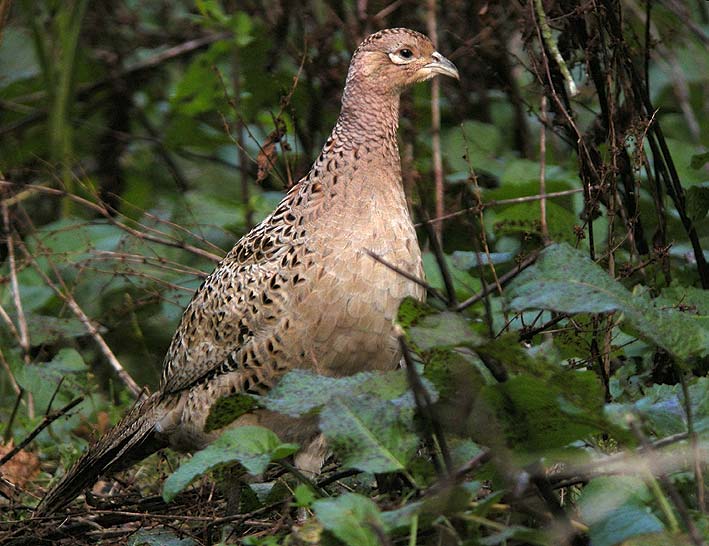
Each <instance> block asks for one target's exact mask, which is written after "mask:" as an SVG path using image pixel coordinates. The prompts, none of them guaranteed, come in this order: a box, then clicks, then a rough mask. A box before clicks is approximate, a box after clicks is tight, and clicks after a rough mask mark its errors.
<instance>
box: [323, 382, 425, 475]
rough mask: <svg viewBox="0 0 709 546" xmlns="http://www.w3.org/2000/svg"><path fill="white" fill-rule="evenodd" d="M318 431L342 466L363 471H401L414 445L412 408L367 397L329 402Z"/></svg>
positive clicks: (414, 449)
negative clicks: (321, 433)
mask: <svg viewBox="0 0 709 546" xmlns="http://www.w3.org/2000/svg"><path fill="white" fill-rule="evenodd" d="M320 430H322V432H323V433H324V434H325V437H326V438H327V440H328V444H329V445H330V446H332V448H333V449H334V450H335V451H336V452H337V454H338V455H339V456H340V458H341V459H342V464H343V466H345V467H347V468H357V469H359V470H362V471H364V472H393V471H397V470H404V469H405V468H406V465H407V463H408V461H409V459H410V458H411V457H412V456H413V454H414V452H415V451H416V446H417V445H418V437H417V436H416V434H414V432H413V407H412V405H411V404H410V403H408V404H405V405H404V404H401V402H400V401H389V400H382V399H380V398H376V397H374V396H370V395H359V396H352V397H337V398H333V399H332V400H330V402H328V404H327V405H326V406H325V407H324V408H323V410H322V412H321V414H320Z"/></svg>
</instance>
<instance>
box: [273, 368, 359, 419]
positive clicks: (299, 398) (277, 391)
mask: <svg viewBox="0 0 709 546" xmlns="http://www.w3.org/2000/svg"><path fill="white" fill-rule="evenodd" d="M371 376H372V374H371V373H368V372H364V373H359V374H356V375H352V376H349V377H327V376H324V375H318V374H316V373H314V372H310V371H306V370H292V371H290V372H288V373H287V374H286V375H285V376H283V378H282V379H281V380H280V381H279V382H278V385H276V387H275V388H273V389H271V391H270V392H269V393H268V395H266V396H265V397H264V398H261V399H260V402H262V403H263V405H264V406H265V407H266V408H268V409H270V410H272V411H277V412H278V413H283V414H285V415H290V416H291V417H300V416H301V415H305V414H307V413H310V412H311V411H313V410H315V409H317V408H320V407H321V406H323V405H325V404H326V403H327V402H328V401H329V400H330V399H331V398H333V397H336V396H341V395H346V394H348V393H350V392H352V390H353V389H354V388H355V387H357V386H358V385H361V384H362V383H363V382H364V381H366V380H368V379H369V378H370V377H371Z"/></svg>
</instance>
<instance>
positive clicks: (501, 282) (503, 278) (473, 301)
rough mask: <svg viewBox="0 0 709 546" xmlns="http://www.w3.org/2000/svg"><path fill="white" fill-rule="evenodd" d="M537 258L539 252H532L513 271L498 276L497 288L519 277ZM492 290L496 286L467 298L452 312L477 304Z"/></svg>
mask: <svg viewBox="0 0 709 546" xmlns="http://www.w3.org/2000/svg"><path fill="white" fill-rule="evenodd" d="M538 257H539V252H534V253H532V254H530V255H529V256H527V257H526V258H525V259H524V260H522V262H521V263H520V264H519V265H518V266H517V267H516V268H514V269H512V270H510V271H508V272H507V273H505V274H504V275H500V277H499V278H498V279H497V280H498V283H499V286H500V287H504V286H505V285H506V284H507V283H509V282H510V281H511V280H512V279H514V278H515V277H516V276H517V275H519V274H520V273H521V272H522V271H524V270H525V269H526V268H528V267H529V266H530V265H532V264H533V263H534V262H535V261H536V260H537V258H538ZM493 290H497V285H488V286H487V287H486V288H484V289H483V290H481V291H480V292H478V293H477V294H475V295H474V296H472V297H470V298H468V299H467V300H465V301H463V302H460V303H459V304H458V305H457V306H456V308H455V309H454V311H462V310H463V309H466V308H468V307H470V306H471V305H475V304H476V303H477V302H479V301H480V300H481V299H483V298H484V297H485V296H487V294H489V293H491V292H492V291H493Z"/></svg>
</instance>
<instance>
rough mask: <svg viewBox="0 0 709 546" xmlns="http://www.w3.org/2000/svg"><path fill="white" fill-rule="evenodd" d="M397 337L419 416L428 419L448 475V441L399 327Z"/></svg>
mask: <svg viewBox="0 0 709 546" xmlns="http://www.w3.org/2000/svg"><path fill="white" fill-rule="evenodd" d="M398 338H399V347H400V348H401V353H402V355H403V356H404V362H405V363H406V376H407V378H408V380H409V385H410V386H411V391H412V392H413V393H414V400H415V401H416V406H417V407H418V409H419V412H420V413H421V416H422V417H423V418H424V419H426V420H427V421H428V424H429V426H430V427H431V431H432V432H433V434H434V436H435V439H436V442H437V443H438V448H439V450H440V452H441V457H443V464H444V465H445V467H446V475H447V476H450V475H451V474H452V472H453V461H452V459H451V455H450V451H449V450H448V443H447V442H446V438H445V436H444V434H443V429H442V428H441V424H440V422H439V421H438V419H437V417H436V415H435V414H434V412H433V401H432V400H431V397H430V396H429V394H428V391H427V390H426V387H425V386H424V385H423V383H422V382H421V378H420V377H419V376H418V373H416V368H415V367H414V361H413V359H412V358H411V351H409V347H408V345H406V339H405V337H404V333H403V330H401V329H400V328H399V334H398ZM434 461H435V456H434Z"/></svg>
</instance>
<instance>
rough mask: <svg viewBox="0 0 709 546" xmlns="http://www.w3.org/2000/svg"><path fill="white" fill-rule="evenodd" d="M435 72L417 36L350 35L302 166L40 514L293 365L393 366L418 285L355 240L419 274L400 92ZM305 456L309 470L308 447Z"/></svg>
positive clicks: (272, 419) (308, 427)
mask: <svg viewBox="0 0 709 546" xmlns="http://www.w3.org/2000/svg"><path fill="white" fill-rule="evenodd" d="M437 73H440V74H446V75H449V76H454V77H457V71H456V70H455V67H454V66H453V65H452V64H451V63H450V61H448V60H447V59H445V58H444V57H442V56H441V55H440V54H439V53H437V52H436V51H435V50H434V47H433V44H432V43H431V41H430V40H429V39H428V38H427V37H426V36H424V35H422V34H419V33H417V32H414V31H411V30H408V29H387V30H383V31H380V32H378V33H376V34H373V35H372V36H370V37H368V38H367V39H366V40H364V42H362V44H361V45H360V46H359V48H358V49H357V51H356V52H355V54H354V55H353V58H352V62H351V64H350V69H349V72H348V75H347V82H346V86H345V90H344V93H343V97H342V109H341V112H340V116H339V118H338V121H337V124H336V125H335V127H334V129H333V131H332V134H331V135H330V137H329V138H328V140H327V142H326V143H325V146H324V147H323V150H322V152H321V153H320V155H319V157H318V158H317V160H316V161H315V163H314V164H313V166H312V168H311V170H310V172H309V173H308V174H307V176H305V177H304V178H303V179H302V180H301V181H300V182H299V183H298V184H297V185H295V186H294V187H293V189H291V190H290V191H289V192H288V194H287V195H286V196H285V198H284V199H283V200H282V201H281V203H280V204H279V205H278V207H277V208H276V210H275V211H274V212H273V213H272V214H271V215H270V216H269V217H268V218H266V219H265V220H264V221H263V222H261V224H259V225H258V226H256V227H255V228H254V229H253V230H252V231H251V232H250V233H249V234H247V235H246V236H245V237H243V238H242V239H241V240H240V241H239V242H237V244H236V245H235V246H234V248H233V249H232V250H231V251H230V252H229V254H227V256H226V257H225V258H224V260H223V261H222V262H221V263H220V264H219V265H218V266H217V268H216V269H215V270H214V272H213V273H212V274H211V275H209V277H207V279H206V280H205V281H204V283H203V284H202V286H201V287H200V288H199V290H198V291H197V292H196V294H195V295H194V298H193V299H192V301H191V302H190V304H189V306H188V307H187V309H186V310H185V312H184V315H183V317H182V321H181V323H180V325H179V327H178V329H177V332H176V333H175V336H174V337H173V340H172V343H171V345H170V348H169V350H168V352H167V355H166V357H165V361H164V369H163V375H162V380H161V384H160V388H159V389H158V391H157V392H156V393H155V394H154V395H152V396H150V397H149V398H147V399H146V400H144V401H142V402H141V403H139V404H137V405H136V407H134V408H133V409H132V410H131V411H130V412H129V413H128V414H127V415H126V416H125V417H124V418H123V419H122V420H121V422H120V423H119V424H118V425H116V426H115V427H114V428H113V429H112V430H111V431H109V432H108V433H107V434H106V435H104V436H103V437H102V438H100V439H99V440H98V442H97V443H96V444H95V445H94V446H92V447H91V449H89V450H88V451H87V453H86V454H84V455H83V456H82V458H81V459H79V461H78V462H77V463H76V464H75V465H74V467H72V469H71V470H70V471H69V473H68V474H67V476H65V477H64V478H63V480H62V481H60V482H59V484H57V486H55V487H54V488H53V489H52V490H50V492H49V493H48V494H47V495H46V496H45V498H44V499H43V500H42V502H41V503H40V506H39V507H38V511H39V512H40V513H47V512H51V511H54V510H56V509H57V508H58V507H61V506H62V505H64V504H66V503H67V502H68V501H70V500H71V499H73V498H74V497H75V496H76V495H77V494H78V493H79V492H80V491H81V489H82V488H84V487H86V486H88V485H90V484H91V483H93V482H94V481H95V479H96V478H97V477H98V476H99V475H100V474H102V473H105V472H107V471H115V470H116V469H120V468H125V467H127V466H129V465H130V464H132V463H133V462H135V461H136V460H139V459H141V458H143V457H145V456H147V455H148V454H150V453H152V452H154V451H156V450H157V449H160V448H162V447H166V446H171V447H173V448H176V449H179V450H186V451H191V450H195V449H200V448H202V447H204V446H205V445H206V444H207V443H209V442H210V441H211V440H213V439H214V438H215V437H216V436H217V435H218V432H219V431H215V432H211V433H205V432H204V423H205V420H206V418H207V416H208V414H209V408H210V407H211V405H212V404H213V403H215V402H216V401H217V400H218V399H219V398H221V397H223V396H228V395H231V394H234V393H241V392H245V393H254V394H263V393H265V392H267V391H268V390H269V389H270V388H271V387H273V386H274V385H275V384H276V382H277V381H278V379H279V378H280V377H281V376H282V375H283V374H284V373H285V372H286V371H288V370H290V369H293V368H308V369H314V370H315V371H317V372H318V373H320V374H324V375H331V376H341V375H349V374H352V373H356V372H359V371H363V370H385V369H391V368H393V367H395V366H396V365H397V362H398V359H399V352H398V349H397V344H396V340H395V338H394V336H393V333H392V323H393V320H394V317H395V315H396V311H397V308H398V305H399V302H400V301H401V300H402V299H403V298H404V297H406V296H413V297H416V298H419V299H421V298H423V297H424V292H423V290H422V288H421V287H420V286H418V285H416V284H415V283H413V282H411V281H409V280H407V279H406V278H404V277H403V276H401V275H399V274H397V273H395V272H394V271H392V270H391V269H389V268H387V267H386V266H384V265H382V264H381V263H379V262H377V261H375V260H374V259H373V258H372V257H371V256H370V255H368V253H367V250H370V251H372V252H374V253H376V254H378V255H380V256H381V257H382V258H384V259H385V260H386V261H387V262H389V263H391V264H394V265H396V266H397V267H399V268H400V269H403V270H405V271H407V272H410V273H412V274H413V275H416V276H418V277H423V270H422V265H421V254H420V250H419V247H418V244H417V241H416V234H415V232H414V228H413V225H412V222H411V218H410V216H409V212H408V209H407V205H406V199H405V196H404V192H403V187H402V183H401V167H400V159H399V151H398V146H397V139H396V132H397V128H398V118H399V95H400V93H401V91H402V90H403V89H404V88H406V87H407V86H409V85H411V84H413V83H416V82H419V81H423V80H427V79H430V78H431V77H433V76H434V75H435V74H437ZM246 423H249V424H252V423H253V424H262V425H265V426H269V427H270V428H272V429H273V430H274V431H275V432H276V433H278V434H279V435H280V436H281V437H282V438H283V439H284V440H287V441H293V440H294V441H299V442H301V443H302V444H307V443H309V442H310V441H311V440H312V439H313V438H314V437H315V435H316V432H317V431H316V428H315V425H314V423H310V422H308V423H303V422H299V423H297V424H298V426H292V425H293V424H294V422H293V420H291V419H289V418H287V417H284V416H280V415H276V414H273V413H271V412H268V411H266V410H260V409H258V410H255V411H253V412H251V413H249V414H246V415H243V416H242V417H240V418H239V419H237V420H236V421H235V422H234V423H233V424H232V425H231V426H238V425H242V424H246ZM316 445H317V447H318V449H322V446H321V445H320V444H319V443H317V442H316ZM305 459H309V460H311V462H310V463H307V464H310V465H311V466H312V465H315V464H316V463H313V462H312V460H317V457H305ZM307 464H306V465H307ZM315 470H317V468H316V469H315Z"/></svg>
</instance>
